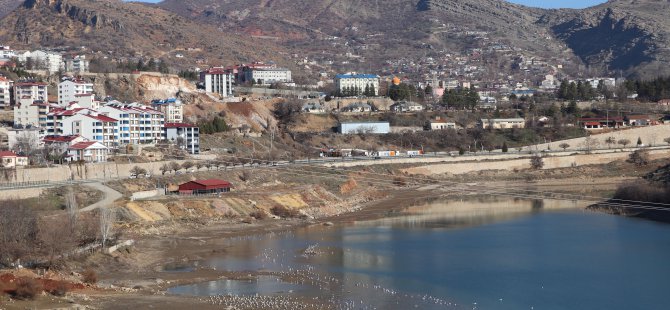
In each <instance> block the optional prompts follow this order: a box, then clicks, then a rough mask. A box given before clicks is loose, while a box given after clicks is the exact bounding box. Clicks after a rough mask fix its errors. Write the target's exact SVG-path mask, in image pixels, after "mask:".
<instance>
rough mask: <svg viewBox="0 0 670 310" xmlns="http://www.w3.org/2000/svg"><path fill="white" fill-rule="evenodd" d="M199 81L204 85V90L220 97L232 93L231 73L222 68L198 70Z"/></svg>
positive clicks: (228, 95)
mask: <svg viewBox="0 0 670 310" xmlns="http://www.w3.org/2000/svg"><path fill="white" fill-rule="evenodd" d="M200 81H201V82H202V83H203V84H204V85H205V91H206V92H210V93H216V94H219V95H221V96H222V97H230V96H232V95H233V75H232V74H231V73H229V72H228V71H227V70H226V69H224V68H221V67H215V68H210V69H209V70H206V71H203V72H200Z"/></svg>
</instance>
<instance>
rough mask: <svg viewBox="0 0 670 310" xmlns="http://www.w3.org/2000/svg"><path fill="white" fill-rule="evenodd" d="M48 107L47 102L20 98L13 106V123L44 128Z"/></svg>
mask: <svg viewBox="0 0 670 310" xmlns="http://www.w3.org/2000/svg"><path fill="white" fill-rule="evenodd" d="M49 108H50V105H49V103H47V102H44V101H39V100H32V99H30V98H22V99H20V100H19V101H18V102H17V104H16V105H15V106H14V125H21V126H22V127H36V128H40V129H46V125H47V114H48V113H49Z"/></svg>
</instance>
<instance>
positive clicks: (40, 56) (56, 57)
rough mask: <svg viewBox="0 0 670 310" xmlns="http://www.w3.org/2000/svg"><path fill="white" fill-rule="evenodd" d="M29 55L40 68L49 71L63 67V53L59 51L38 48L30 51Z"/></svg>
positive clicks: (56, 70)
mask: <svg viewBox="0 0 670 310" xmlns="http://www.w3.org/2000/svg"><path fill="white" fill-rule="evenodd" d="M29 57H30V59H31V60H32V61H33V63H34V65H36V66H37V68H38V69H43V70H47V71H49V72H58V71H59V70H62V69H63V55H61V54H59V53H55V52H45V51H39V50H38V51H34V52H32V53H30V56H29Z"/></svg>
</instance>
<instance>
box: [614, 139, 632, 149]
mask: <svg viewBox="0 0 670 310" xmlns="http://www.w3.org/2000/svg"><path fill="white" fill-rule="evenodd" d="M617 143H618V144H621V145H623V147H624V148H625V147H626V145H628V144H630V140H628V139H620V140H619V141H617Z"/></svg>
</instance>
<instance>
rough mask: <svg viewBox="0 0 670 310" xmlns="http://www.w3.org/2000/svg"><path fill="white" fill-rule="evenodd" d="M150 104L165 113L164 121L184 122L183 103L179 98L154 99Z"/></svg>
mask: <svg viewBox="0 0 670 310" xmlns="http://www.w3.org/2000/svg"><path fill="white" fill-rule="evenodd" d="M151 106H152V107H153V108H154V109H156V110H158V111H161V112H163V114H165V123H182V122H184V104H183V103H182V102H181V100H179V99H176V98H169V99H165V100H154V101H152V102H151Z"/></svg>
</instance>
